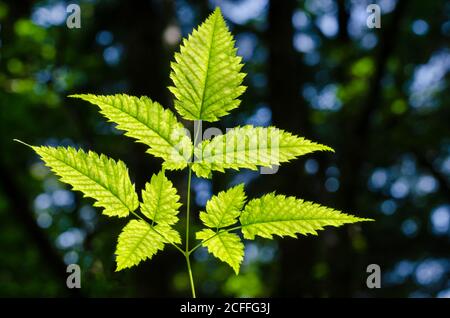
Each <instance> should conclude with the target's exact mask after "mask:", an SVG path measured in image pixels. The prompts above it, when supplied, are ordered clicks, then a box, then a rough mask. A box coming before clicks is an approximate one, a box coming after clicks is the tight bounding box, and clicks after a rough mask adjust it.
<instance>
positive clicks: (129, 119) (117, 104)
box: [70, 94, 193, 170]
mask: <svg viewBox="0 0 450 318" xmlns="http://www.w3.org/2000/svg"><path fill="white" fill-rule="evenodd" d="M70 97H76V98H81V99H83V100H85V101H88V102H90V103H92V104H94V105H97V106H98V107H99V108H100V113H102V114H103V115H104V116H105V117H106V118H108V119H109V120H110V121H111V122H114V123H116V124H117V128H118V129H120V130H123V131H125V135H126V136H128V137H132V138H134V139H136V140H137V141H138V142H140V143H143V144H145V145H147V146H149V147H150V149H148V150H147V152H148V153H149V154H152V155H154V156H156V157H159V158H162V159H164V161H165V162H164V167H165V168H167V169H170V170H173V169H183V168H185V167H186V166H187V162H189V160H190V157H191V153H192V147H193V146H192V142H191V140H190V138H189V137H188V136H187V135H186V131H185V129H184V126H183V125H182V124H181V123H180V122H178V121H177V118H176V117H175V115H174V114H173V113H172V112H171V111H170V110H169V109H164V108H163V107H162V106H161V105H160V104H158V103H157V102H153V101H152V100H150V99H149V98H147V97H141V98H138V97H135V96H128V95H125V94H117V95H105V96H104V95H92V94H78V95H71V96H70Z"/></svg>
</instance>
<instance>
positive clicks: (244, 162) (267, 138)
mask: <svg viewBox="0 0 450 318" xmlns="http://www.w3.org/2000/svg"><path fill="white" fill-rule="evenodd" d="M313 151H333V149H331V148H330V147H328V146H324V145H321V144H318V143H315V142H312V141H310V140H307V139H305V138H302V137H298V136H295V135H293V134H291V133H288V132H285V131H283V130H281V129H278V128H275V127H253V126H251V125H247V126H243V127H236V128H233V129H230V130H229V131H228V132H227V133H226V134H224V135H219V136H216V137H214V138H212V139H211V140H204V141H203V142H202V143H200V144H199V145H198V146H197V147H196V148H195V162H194V163H193V165H192V170H193V171H194V172H195V173H196V174H197V176H199V177H205V178H208V177H210V175H211V171H212V170H215V171H220V172H224V169H235V170H238V169H241V168H247V169H252V170H256V169H257V167H258V166H263V167H271V166H273V165H279V164H281V163H283V162H289V161H290V160H292V159H295V158H297V157H298V156H302V155H305V154H307V153H310V152H313Z"/></svg>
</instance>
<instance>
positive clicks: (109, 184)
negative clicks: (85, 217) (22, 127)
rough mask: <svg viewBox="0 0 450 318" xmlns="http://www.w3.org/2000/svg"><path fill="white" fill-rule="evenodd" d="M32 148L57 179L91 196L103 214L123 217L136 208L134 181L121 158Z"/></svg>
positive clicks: (76, 151) (59, 149)
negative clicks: (119, 159)
mask: <svg viewBox="0 0 450 318" xmlns="http://www.w3.org/2000/svg"><path fill="white" fill-rule="evenodd" d="M32 148H33V149H34V151H36V153H37V154H38V155H39V156H41V158H42V160H44V161H45V164H46V165H47V166H48V167H50V168H51V169H52V170H53V172H55V173H56V174H57V175H58V176H60V177H61V181H63V182H65V183H68V184H70V185H71V186H72V187H73V189H74V190H77V191H81V192H83V194H84V195H85V196H86V197H89V198H93V199H95V200H96V202H95V204H94V206H96V207H102V208H104V210H103V214H105V215H108V216H118V217H125V216H127V215H128V214H129V212H133V211H134V210H136V209H137V208H138V206H139V201H138V197H137V194H136V192H135V188H134V185H133V184H132V183H131V180H130V177H129V175H128V169H127V167H126V166H125V164H124V163H123V162H122V161H114V160H113V159H110V158H108V157H106V156H105V155H103V154H102V155H100V156H99V155H98V154H96V153H94V152H92V151H89V152H87V153H86V152H84V151H83V150H81V149H79V150H76V149H75V148H72V147H67V148H64V147H45V146H43V147H32Z"/></svg>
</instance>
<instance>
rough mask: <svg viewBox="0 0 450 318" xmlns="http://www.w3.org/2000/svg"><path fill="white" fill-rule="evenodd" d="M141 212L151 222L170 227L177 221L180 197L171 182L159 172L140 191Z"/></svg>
mask: <svg viewBox="0 0 450 318" xmlns="http://www.w3.org/2000/svg"><path fill="white" fill-rule="evenodd" d="M142 200H143V203H141V212H142V214H144V215H145V216H146V217H148V218H149V219H150V220H152V221H153V222H156V223H158V224H167V225H172V224H175V223H176V222H177V221H178V217H177V214H178V212H179V211H178V209H179V208H180V206H181V203H179V200H180V197H179V196H178V194H177V190H176V189H175V188H174V187H173V184H172V182H170V180H169V179H167V177H166V176H165V175H164V172H163V171H161V172H159V173H158V174H154V175H153V176H152V179H151V180H150V182H147V184H146V185H145V190H143V191H142Z"/></svg>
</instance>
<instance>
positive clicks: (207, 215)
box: [200, 183, 246, 229]
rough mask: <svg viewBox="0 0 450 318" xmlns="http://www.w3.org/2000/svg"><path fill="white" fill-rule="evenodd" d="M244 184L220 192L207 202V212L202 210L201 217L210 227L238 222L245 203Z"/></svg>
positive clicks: (218, 227)
mask: <svg viewBox="0 0 450 318" xmlns="http://www.w3.org/2000/svg"><path fill="white" fill-rule="evenodd" d="M245 199H246V197H245V193H244V184H243V183H242V184H239V185H237V186H235V187H233V188H230V189H228V190H227V191H222V192H219V194H218V195H214V196H213V197H212V198H211V199H210V200H209V201H208V202H207V203H206V212H203V211H202V212H200V219H201V220H202V221H203V224H205V225H206V226H208V227H212V228H217V229H220V228H223V227H227V226H229V225H233V224H234V223H236V222H237V217H238V216H239V214H240V213H241V210H242V207H243V206H244V203H245Z"/></svg>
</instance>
